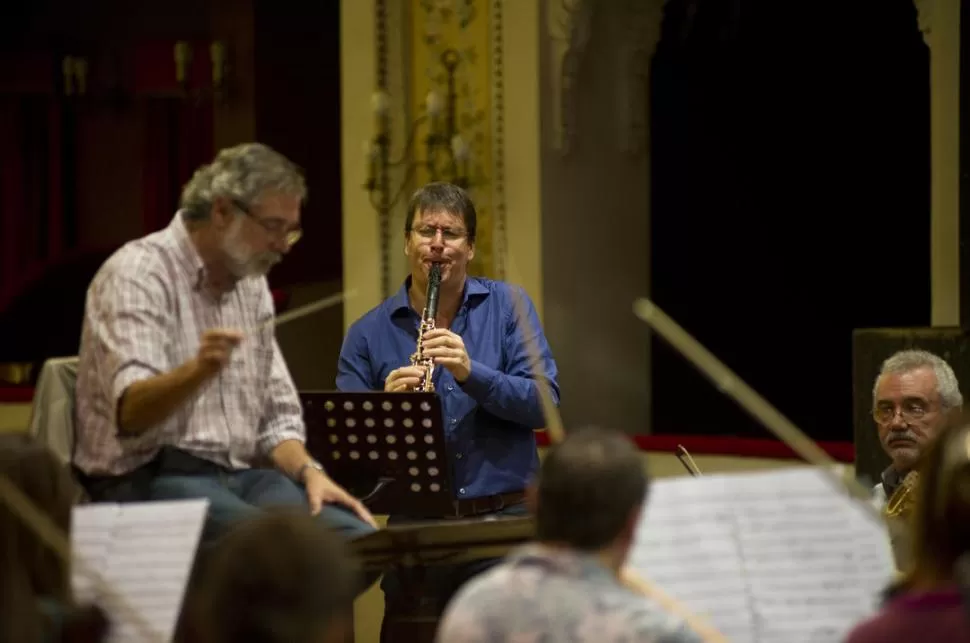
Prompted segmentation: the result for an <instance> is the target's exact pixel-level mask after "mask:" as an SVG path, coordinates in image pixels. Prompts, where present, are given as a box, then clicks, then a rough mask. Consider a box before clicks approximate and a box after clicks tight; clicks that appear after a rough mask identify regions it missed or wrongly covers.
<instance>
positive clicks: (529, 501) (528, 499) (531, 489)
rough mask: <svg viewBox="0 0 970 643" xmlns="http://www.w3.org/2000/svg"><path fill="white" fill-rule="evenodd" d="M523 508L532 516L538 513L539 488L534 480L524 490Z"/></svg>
mask: <svg viewBox="0 0 970 643" xmlns="http://www.w3.org/2000/svg"><path fill="white" fill-rule="evenodd" d="M525 506H526V507H527V508H528V509H529V513H530V514H532V515H533V516H534V515H536V513H537V512H538V511H539V488H538V486H537V485H536V481H535V479H533V480H532V482H530V483H529V484H528V486H527V487H526V488H525Z"/></svg>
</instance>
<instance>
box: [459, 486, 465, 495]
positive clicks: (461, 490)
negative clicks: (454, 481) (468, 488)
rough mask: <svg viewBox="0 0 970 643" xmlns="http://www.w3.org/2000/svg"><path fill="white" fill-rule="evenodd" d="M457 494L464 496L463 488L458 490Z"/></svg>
mask: <svg viewBox="0 0 970 643" xmlns="http://www.w3.org/2000/svg"><path fill="white" fill-rule="evenodd" d="M458 493H460V494H461V495H465V488H464V487H462V488H461V489H459V490H458Z"/></svg>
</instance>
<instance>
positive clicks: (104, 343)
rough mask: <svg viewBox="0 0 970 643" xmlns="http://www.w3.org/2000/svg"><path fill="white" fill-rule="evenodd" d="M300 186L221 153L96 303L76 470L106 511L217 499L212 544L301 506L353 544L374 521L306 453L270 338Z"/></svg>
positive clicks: (108, 279) (238, 151)
mask: <svg viewBox="0 0 970 643" xmlns="http://www.w3.org/2000/svg"><path fill="white" fill-rule="evenodd" d="M305 196H306V186H305V183H304V179H303V176H302V173H301V172H300V170H299V169H298V168H297V167H296V166H294V165H293V164H292V163H291V162H290V161H288V160H287V159H286V158H284V157H283V156H282V155H280V154H278V153H277V152H275V151H274V150H272V149H270V148H268V147H266V146H264V145H260V144H246V145H239V146H237V147H233V148H230V149H225V150H222V151H221V152H220V153H219V154H218V156H217V157H216V159H215V160H214V161H213V162H212V163H211V164H210V165H207V166H204V167H202V168H200V169H199V170H198V171H196V173H195V175H194V176H193V177H192V179H191V180H190V181H189V182H188V183H187V184H186V185H185V187H184V189H183V192H182V197H181V204H180V205H181V208H180V210H179V211H178V213H177V214H176V215H175V217H174V218H173V219H172V222H171V224H170V225H169V226H168V227H167V228H165V229H164V230H161V231H159V232H156V233H154V234H150V235H148V236H147V237H144V238H142V239H137V240H135V241H132V242H130V243H128V244H126V245H125V246H124V247H122V248H121V249H120V250H118V251H117V252H116V253H115V254H114V255H113V256H112V257H111V258H109V259H108V260H107V261H106V262H105V264H104V265H103V266H102V267H101V269H100V270H99V272H98V274H97V275H96V276H95V278H94V280H93V282H92V283H91V286H90V288H89V290H88V294H87V303H86V307H85V315H84V328H83V332H82V337H81V350H80V363H79V366H78V381H77V447H76V451H75V456H74V464H75V465H76V467H77V468H78V469H79V470H80V472H81V474H82V476H81V477H82V481H83V482H84V483H85V486H86V487H87V489H88V491H89V493H90V494H91V496H92V498H93V499H94V500H95V501H99V500H101V501H113V502H126V501H146V500H171V499H183V498H207V499H208V500H209V502H210V507H209V516H208V520H207V524H206V529H205V533H204V535H203V539H204V542H211V540H212V539H213V538H215V537H217V536H219V535H220V534H221V533H223V532H224V531H225V530H226V528H227V527H228V526H229V525H231V524H232V523H234V522H235V521H237V520H239V519H242V518H245V517H247V516H251V515H254V514H255V513H257V512H260V511H261V508H264V507H270V506H280V505H304V506H306V507H307V509H308V511H310V512H312V513H313V514H316V515H318V516H319V517H320V520H321V522H323V523H324V524H326V525H327V526H329V527H331V528H334V529H337V530H339V531H341V532H343V533H344V535H345V536H347V537H348V538H355V537H359V536H362V535H365V534H367V533H370V532H372V531H373V530H374V529H376V524H375V522H374V519H373V517H372V516H371V515H370V513H369V512H368V511H367V509H366V508H365V507H364V506H363V505H362V504H361V503H360V502H359V501H358V500H357V499H356V498H353V497H352V496H351V495H350V494H348V493H347V492H346V491H345V490H344V489H342V488H341V487H340V486H339V485H338V484H337V483H336V482H334V481H333V480H332V479H330V477H329V476H328V475H327V474H326V472H325V471H324V470H323V468H322V467H321V466H320V464H319V463H317V462H316V461H314V460H313V459H312V458H311V457H310V455H309V454H308V453H307V451H306V449H305V447H304V442H305V438H306V429H305V426H304V423H303V417H302V409H301V406H300V401H299V397H298V395H297V391H296V388H295V386H294V384H293V381H292V379H291V377H290V374H289V372H288V370H287V367H286V364H285V363H284V361H283V356H282V355H281V354H280V349H279V346H278V345H277V342H276V339H275V337H274V333H273V328H272V324H266V322H268V321H270V320H272V318H273V316H274V314H275V311H274V306H273V301H272V297H271V295H270V291H269V287H268V284H267V280H266V274H267V273H268V272H269V270H270V268H271V267H272V266H273V265H274V264H275V263H277V262H279V261H280V260H281V258H282V257H283V255H284V254H286V253H287V252H288V251H289V249H290V248H291V247H292V246H293V244H294V243H296V242H297V240H299V238H300V235H301V231H300V206H301V203H302V201H303V199H304V198H305Z"/></svg>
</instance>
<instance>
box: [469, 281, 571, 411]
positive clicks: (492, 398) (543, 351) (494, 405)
mask: <svg viewBox="0 0 970 643" xmlns="http://www.w3.org/2000/svg"><path fill="white" fill-rule="evenodd" d="M507 296H508V297H509V302H508V307H507V308H508V314H507V317H506V319H505V339H504V341H505V354H506V355H507V356H508V368H507V369H506V372H504V373H503V372H501V371H498V370H496V369H494V368H491V367H489V366H487V365H485V364H482V363H480V362H476V361H475V360H472V362H471V364H472V366H471V372H470V373H469V376H468V379H467V380H466V381H465V382H464V383H463V384H462V390H464V391H465V392H466V393H468V395H470V396H471V397H472V398H474V399H475V400H476V401H477V402H478V403H479V404H481V405H482V406H483V407H484V408H485V410H487V411H488V412H489V413H492V414H493V415H496V416H498V417H500V418H502V419H505V420H509V421H512V422H517V423H519V424H523V425H525V426H527V427H529V428H530V429H539V428H542V427H543V426H545V418H544V416H543V412H542V401H541V399H540V397H539V386H538V384H537V383H536V381H535V378H534V375H533V369H532V360H531V359H530V352H529V347H528V345H527V343H526V342H530V343H531V344H532V345H533V346H535V347H536V350H537V351H538V353H539V363H540V365H541V369H542V372H543V373H544V374H545V379H546V382H548V384H549V389H550V391H551V392H552V398H553V401H554V402H555V404H556V406H558V405H559V382H558V381H557V378H558V370H557V368H556V361H555V360H554V359H553V357H552V350H551V349H550V348H549V343H548V342H547V341H546V337H545V334H544V333H543V332H542V326H541V325H540V324H539V315H538V313H537V312H536V309H535V305H534V304H533V303H532V300H531V299H530V298H529V296H528V295H527V294H526V293H525V292H524V291H522V290H520V291H519V294H518V296H519V297H521V298H522V303H523V304H524V308H525V311H526V317H527V318H528V327H526V328H520V325H519V323H518V317H517V315H516V313H515V302H514V300H512V297H515V296H517V295H516V294H515V293H513V292H511V290H510V291H509V292H508V295H507Z"/></svg>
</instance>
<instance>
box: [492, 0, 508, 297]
mask: <svg viewBox="0 0 970 643" xmlns="http://www.w3.org/2000/svg"><path fill="white" fill-rule="evenodd" d="M504 3H505V0H491V3H490V4H491V7H490V10H491V11H490V15H489V22H488V27H489V30H488V47H489V61H490V64H491V68H490V69H489V78H490V79H491V90H492V92H491V106H490V111H491V116H492V132H491V134H492V136H491V141H492V176H491V187H492V262H491V267H492V273H493V274H492V276H494V277H495V279H500V280H501V279H505V272H506V269H507V266H506V265H505V256H506V253H507V252H508V246H507V243H506V242H507V239H506V225H505V215H506V210H505V64H504V56H505V32H504V26H505V25H504V23H503V14H502V6H503V5H504Z"/></svg>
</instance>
